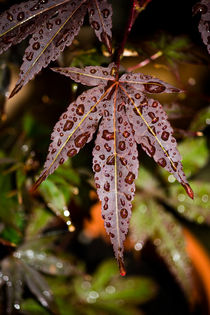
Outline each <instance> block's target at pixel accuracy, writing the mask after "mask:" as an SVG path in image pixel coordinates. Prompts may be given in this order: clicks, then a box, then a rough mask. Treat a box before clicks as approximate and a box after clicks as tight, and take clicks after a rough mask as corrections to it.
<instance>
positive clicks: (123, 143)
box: [118, 141, 126, 151]
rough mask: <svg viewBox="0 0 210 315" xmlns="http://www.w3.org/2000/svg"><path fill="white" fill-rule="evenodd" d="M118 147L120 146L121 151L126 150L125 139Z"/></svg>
mask: <svg viewBox="0 0 210 315" xmlns="http://www.w3.org/2000/svg"><path fill="white" fill-rule="evenodd" d="M118 147H119V149H120V150H121V151H124V150H125V148H126V146H125V141H120V142H119V146H118Z"/></svg>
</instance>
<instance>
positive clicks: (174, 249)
mask: <svg viewBox="0 0 210 315" xmlns="http://www.w3.org/2000/svg"><path fill="white" fill-rule="evenodd" d="M137 199H138V202H136V207H135V210H134V212H133V215H132V219H131V237H132V239H134V240H135V243H136V244H135V248H136V250H139V249H141V248H142V247H143V245H144V244H145V243H146V241H147V240H148V239H150V240H151V241H152V242H153V244H154V245H155V247H156V250H157V252H158V254H159V255H160V256H161V257H162V258H163V259H164V261H165V263H166V264H167V265H168V268H169V270H170V271H171V273H172V274H173V275H174V276H175V278H176V279H177V281H178V282H179V283H180V285H181V287H182V289H183V290H184V292H185V293H186V295H188V296H189V297H190V296H191V293H192V287H193V282H192V274H191V273H192V266H191V263H190V261H189V258H188V256H187V253H186V243H185V238H184V235H183V229H182V227H181V226H180V225H179V224H178V223H177V221H176V220H175V218H174V217H173V216H172V215H171V214H170V213H166V212H165V211H164V209H163V207H162V206H161V205H160V204H158V202H155V201H154V200H152V199H150V198H145V199H144V198H142V197H141V196H138V198H137Z"/></svg>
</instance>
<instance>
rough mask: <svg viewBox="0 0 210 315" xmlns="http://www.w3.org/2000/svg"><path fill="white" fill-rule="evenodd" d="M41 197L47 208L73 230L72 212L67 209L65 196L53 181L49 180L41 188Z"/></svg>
mask: <svg viewBox="0 0 210 315" xmlns="http://www.w3.org/2000/svg"><path fill="white" fill-rule="evenodd" d="M40 192H41V195H42V196H43V198H44V200H45V202H46V203H47V206H48V207H49V208H50V209H51V210H52V211H53V212H54V213H55V214H56V215H57V216H58V217H60V218H61V219H62V220H63V221H64V222H66V224H67V226H68V228H69V230H70V231H71V229H72V228H73V225H72V222H71V220H70V212H69V210H68V207H67V203H66V200H65V196H64V194H63V193H62V191H61V190H60V189H58V187H57V186H56V185H55V184H54V182H53V181H52V180H51V179H47V180H46V181H45V182H44V185H42V186H41V187H40Z"/></svg>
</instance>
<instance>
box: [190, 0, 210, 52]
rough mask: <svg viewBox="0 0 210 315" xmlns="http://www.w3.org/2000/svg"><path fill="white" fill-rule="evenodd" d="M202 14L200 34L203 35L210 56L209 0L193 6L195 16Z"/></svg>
mask: <svg viewBox="0 0 210 315" xmlns="http://www.w3.org/2000/svg"><path fill="white" fill-rule="evenodd" d="M197 13H200V14H201V19H200V22H199V26H198V29H199V32H200V33H201V37H202V40H203V42H204V44H205V45H206V46H207V50H208V53H209V54H210V35H209V32H210V2H209V0H201V1H200V2H198V3H196V4H195V5H194V6H193V15H195V14H197Z"/></svg>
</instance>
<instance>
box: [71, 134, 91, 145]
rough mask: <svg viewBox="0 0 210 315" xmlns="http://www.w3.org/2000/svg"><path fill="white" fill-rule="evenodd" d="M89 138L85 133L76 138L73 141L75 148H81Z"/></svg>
mask: <svg viewBox="0 0 210 315" xmlns="http://www.w3.org/2000/svg"><path fill="white" fill-rule="evenodd" d="M89 137H90V133H89V132H85V133H83V134H81V135H79V136H77V137H76V139H75V140H74V142H75V145H76V147H77V148H82V147H83V146H84V145H85V144H86V142H87V140H88V138H89Z"/></svg>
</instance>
